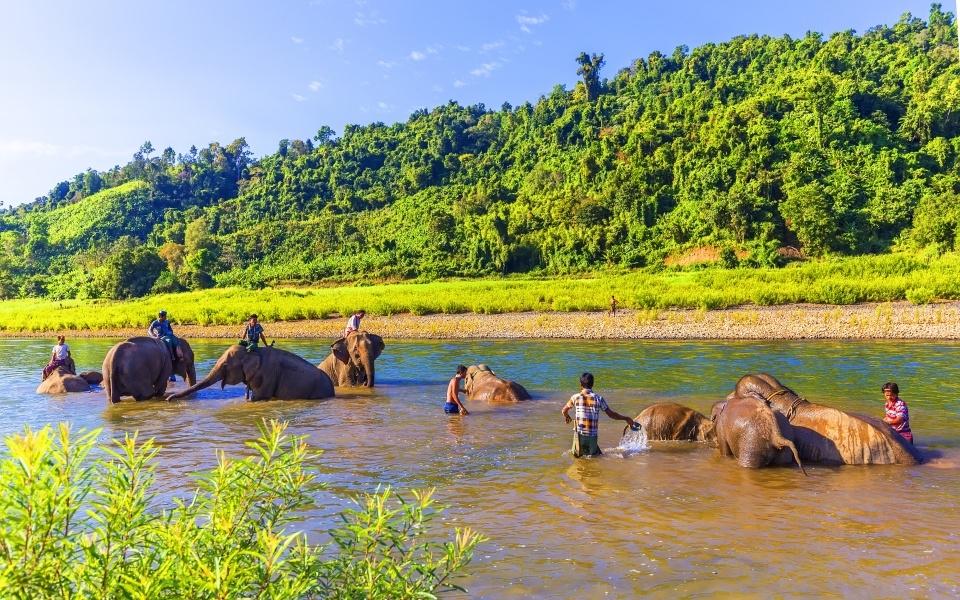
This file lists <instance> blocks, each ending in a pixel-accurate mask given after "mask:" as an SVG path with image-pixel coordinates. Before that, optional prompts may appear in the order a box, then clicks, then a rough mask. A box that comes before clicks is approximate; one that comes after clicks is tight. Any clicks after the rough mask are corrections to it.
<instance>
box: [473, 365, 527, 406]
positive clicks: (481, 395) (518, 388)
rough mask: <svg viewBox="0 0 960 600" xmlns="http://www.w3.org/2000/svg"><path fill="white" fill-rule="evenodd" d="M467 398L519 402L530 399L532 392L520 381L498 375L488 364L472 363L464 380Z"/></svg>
mask: <svg viewBox="0 0 960 600" xmlns="http://www.w3.org/2000/svg"><path fill="white" fill-rule="evenodd" d="M464 389H465V390H466V392H467V399H468V400H471V401H478V400H479V401H483V402H494V403H503V402H519V401H520V400H529V399H530V393H529V392H527V390H526V389H524V387H523V386H522V385H520V384H519V383H517V382H515V381H509V380H507V379H503V378H501V377H497V375H496V373H494V372H493V371H491V370H490V367H488V366H487V365H483V364H480V365H470V366H469V367H467V377H466V379H465V380H464Z"/></svg>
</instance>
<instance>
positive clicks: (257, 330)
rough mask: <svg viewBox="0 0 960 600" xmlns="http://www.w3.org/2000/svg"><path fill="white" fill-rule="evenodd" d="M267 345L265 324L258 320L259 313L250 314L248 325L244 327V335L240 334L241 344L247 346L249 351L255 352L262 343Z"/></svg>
mask: <svg viewBox="0 0 960 600" xmlns="http://www.w3.org/2000/svg"><path fill="white" fill-rule="evenodd" d="M261 341H262V342H263V345H264V346H266V345H267V338H266V337H265V336H264V335H263V325H261V324H260V323H259V321H258V320H257V315H255V314H253V315H250V318H248V319H247V325H246V327H244V328H243V335H241V336H240V345H241V346H245V347H246V348H247V352H253V351H254V350H256V349H257V347H258V346H259V345H260V342H261Z"/></svg>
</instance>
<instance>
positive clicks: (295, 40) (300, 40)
mask: <svg viewBox="0 0 960 600" xmlns="http://www.w3.org/2000/svg"><path fill="white" fill-rule="evenodd" d="M290 41H291V42H293V43H294V44H302V43H303V38H302V37H297V36H295V35H291V36H290Z"/></svg>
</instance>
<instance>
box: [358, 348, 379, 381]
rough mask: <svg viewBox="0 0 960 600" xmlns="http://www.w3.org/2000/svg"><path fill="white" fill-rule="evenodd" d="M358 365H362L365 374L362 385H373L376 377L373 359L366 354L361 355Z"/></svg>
mask: <svg viewBox="0 0 960 600" xmlns="http://www.w3.org/2000/svg"><path fill="white" fill-rule="evenodd" d="M360 365H361V366H362V367H363V372H364V374H366V376H367V379H366V381H365V382H364V385H365V386H367V387H373V384H374V380H375V378H376V369H375V368H374V366H373V359H371V358H370V356H368V355H362V356H361V357H360Z"/></svg>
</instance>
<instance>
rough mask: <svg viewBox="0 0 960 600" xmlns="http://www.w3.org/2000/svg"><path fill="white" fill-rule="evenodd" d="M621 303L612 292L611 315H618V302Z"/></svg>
mask: <svg viewBox="0 0 960 600" xmlns="http://www.w3.org/2000/svg"><path fill="white" fill-rule="evenodd" d="M619 303H620V301H619V300H617V297H616V296H614V295H612V294H611V295H610V316H612V317H615V316H617V304H619Z"/></svg>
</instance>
